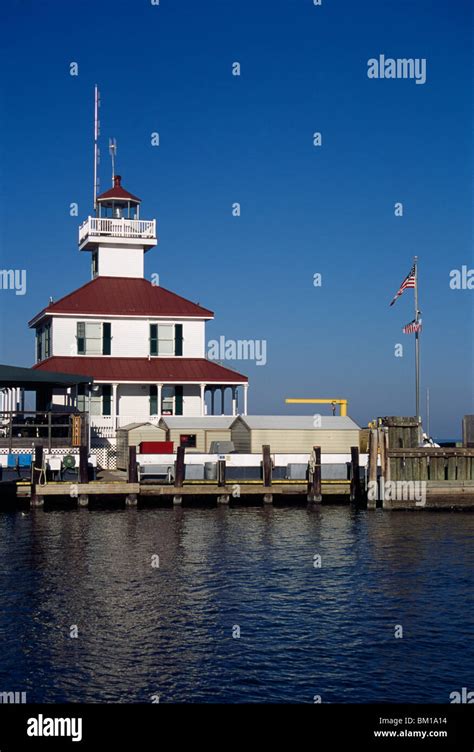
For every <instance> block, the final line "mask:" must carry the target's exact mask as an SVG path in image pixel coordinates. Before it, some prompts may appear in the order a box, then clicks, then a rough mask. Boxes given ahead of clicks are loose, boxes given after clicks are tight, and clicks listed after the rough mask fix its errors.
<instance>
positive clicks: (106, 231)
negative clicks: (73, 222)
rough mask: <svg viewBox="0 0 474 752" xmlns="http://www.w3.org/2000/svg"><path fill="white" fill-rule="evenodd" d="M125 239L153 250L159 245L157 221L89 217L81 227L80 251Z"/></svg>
mask: <svg viewBox="0 0 474 752" xmlns="http://www.w3.org/2000/svg"><path fill="white" fill-rule="evenodd" d="M124 238H126V239H127V241H128V242H130V241H132V242H133V243H134V244H136V245H139V246H144V247H145V248H152V247H153V246H155V245H156V244H157V238H156V220H155V219H150V220H148V219H109V218H104V217H87V219H86V220H85V221H84V222H83V223H82V225H81V226H80V227H79V248H80V250H87V249H88V248H90V247H92V246H94V247H95V246H97V245H98V244H99V242H100V243H104V244H110V243H113V242H116V241H117V240H120V239H124Z"/></svg>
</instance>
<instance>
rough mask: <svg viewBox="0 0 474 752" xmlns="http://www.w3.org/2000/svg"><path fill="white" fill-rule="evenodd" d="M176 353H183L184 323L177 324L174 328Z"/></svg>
mask: <svg viewBox="0 0 474 752" xmlns="http://www.w3.org/2000/svg"><path fill="white" fill-rule="evenodd" d="M174 354H175V355H182V354H183V325H182V324H176V325H175V328H174Z"/></svg>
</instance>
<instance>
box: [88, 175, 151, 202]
mask: <svg viewBox="0 0 474 752" xmlns="http://www.w3.org/2000/svg"><path fill="white" fill-rule="evenodd" d="M121 180H122V178H121V176H120V175H115V177H114V184H113V187H112V188H110V189H109V190H108V191H105V193H101V194H100V196H97V199H96V200H97V201H108V200H109V199H113V198H118V199H125V200H126V201H136V202H137V203H140V201H141V198H138V197H137V196H134V195H133V193H129V192H128V191H126V190H125V188H122V186H121V184H120V181H121Z"/></svg>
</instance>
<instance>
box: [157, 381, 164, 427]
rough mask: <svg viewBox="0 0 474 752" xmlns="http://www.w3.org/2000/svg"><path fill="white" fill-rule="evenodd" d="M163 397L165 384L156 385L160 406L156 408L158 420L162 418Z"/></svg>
mask: <svg viewBox="0 0 474 752" xmlns="http://www.w3.org/2000/svg"><path fill="white" fill-rule="evenodd" d="M162 395H163V384H157V385H156V398H157V402H158V405H157V406H156V412H157V415H158V419H160V418H161V404H162Z"/></svg>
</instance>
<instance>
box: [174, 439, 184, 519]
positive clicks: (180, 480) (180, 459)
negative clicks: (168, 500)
mask: <svg viewBox="0 0 474 752" xmlns="http://www.w3.org/2000/svg"><path fill="white" fill-rule="evenodd" d="M185 454H186V448H185V447H184V446H179V447H178V448H177V450H176V464H175V474H174V485H175V487H176V488H182V486H183V484H184V476H185V472H186V466H185V464H184V457H185ZM182 503H183V497H182V496H181V495H178V494H175V495H174V496H173V504H174V505H180V504H182Z"/></svg>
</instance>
